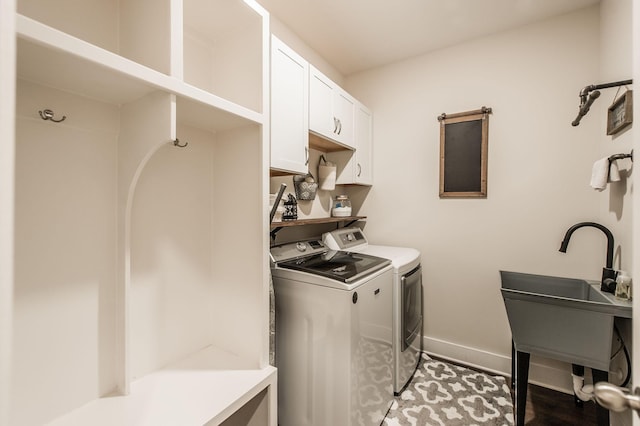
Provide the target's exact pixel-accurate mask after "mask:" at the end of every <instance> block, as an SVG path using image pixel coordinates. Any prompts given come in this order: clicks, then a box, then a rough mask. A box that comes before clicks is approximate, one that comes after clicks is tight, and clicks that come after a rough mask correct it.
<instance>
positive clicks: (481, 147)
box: [438, 107, 491, 198]
mask: <svg viewBox="0 0 640 426" xmlns="http://www.w3.org/2000/svg"><path fill="white" fill-rule="evenodd" d="M490 113H491V108H487V107H482V109H479V110H476V111H468V112H462V113H455V114H444V113H443V114H441V115H440V116H439V117H438V120H439V121H440V198H453V197H472V198H473V197H475V198H486V196H487V146H488V137H489V114H490Z"/></svg>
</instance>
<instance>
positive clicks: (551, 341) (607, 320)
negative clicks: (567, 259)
mask: <svg viewBox="0 0 640 426" xmlns="http://www.w3.org/2000/svg"><path fill="white" fill-rule="evenodd" d="M500 276H501V278H502V288H501V291H502V298H503V299H504V304H505V307H506V310H507V317H508V318H509V325H510V327H511V335H512V338H513V342H514V345H515V348H516V350H517V351H521V352H527V353H533V354H538V355H541V356H545V357H549V358H554V359H559V360H561V361H565V362H569V363H573V364H578V365H583V366H585V367H590V368H596V369H599V370H604V371H608V370H609V363H610V358H611V343H612V335H613V319H614V317H622V318H631V302H629V301H625V300H620V299H618V298H616V297H615V296H614V295H613V294H609V293H605V292H602V291H600V283H599V282H597V281H587V280H582V279H575V278H563V277H553V276H546V275H534V274H526V273H520V272H509V271H500Z"/></svg>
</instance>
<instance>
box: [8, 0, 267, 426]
mask: <svg viewBox="0 0 640 426" xmlns="http://www.w3.org/2000/svg"><path fill="white" fill-rule="evenodd" d="M0 2H1V3H2V12H3V14H4V13H5V11H7V10H8V11H9V13H11V10H13V9H14V8H15V9H17V10H15V37H16V39H17V47H16V54H15V57H16V66H15V70H16V78H15V91H16V103H15V105H16V107H15V111H14V113H15V114H12V115H11V119H12V120H14V121H15V137H14V134H13V132H12V131H11V130H6V129H5V128H3V129H2V130H1V132H2V134H1V136H3V141H7V140H8V141H10V145H11V147H15V153H16V154H15V163H14V164H13V165H14V166H15V174H14V177H15V202H12V205H13V209H11V206H10V207H9V210H7V212H10V210H13V212H14V213H15V228H14V229H15V234H14V239H15V244H14V247H13V248H14V251H15V260H12V259H11V258H10V256H11V253H7V252H6V251H5V250H2V251H0V256H2V258H0V264H1V265H5V264H9V265H11V266H12V267H13V268H12V269H13V276H10V274H11V271H10V272H9V275H8V276H7V279H11V280H12V281H13V286H12V288H10V289H8V290H5V286H4V284H5V283H4V282H3V283H2V284H3V286H2V291H3V293H2V294H0V296H5V293H6V292H7V291H9V292H13V303H10V304H8V305H0V318H4V317H9V318H11V319H12V323H13V326H12V328H11V330H10V331H11V333H12V337H11V336H8V337H5V335H4V333H3V335H2V340H0V345H3V347H7V346H8V347H9V348H10V349H9V350H8V351H4V352H0V367H3V366H5V365H9V361H11V371H10V376H11V377H10V383H9V385H8V389H7V390H6V391H5V392H0V407H2V408H4V407H5V406H7V405H8V406H9V407H10V412H9V413H8V415H6V418H4V417H2V416H0V424H2V423H3V422H6V424H11V425H13V424H47V423H53V424H57V425H67V424H122V425H130V424H131V425H138V424H145V425H146V424H154V425H155V424H161V423H163V422H166V421H169V422H170V423H171V422H172V423H174V424H221V423H223V422H228V421H233V419H234V418H243V419H244V418H248V417H253V418H256V417H257V420H254V421H255V424H268V425H276V424H277V419H276V399H277V398H276V374H275V369H274V368H273V367H271V366H269V364H268V359H269V345H268V339H269V265H268V257H267V255H268V251H267V250H268V247H269V241H268V238H269V237H268V235H269V232H268V231H269V224H268V219H267V218H268V208H267V206H268V202H267V199H266V194H268V175H269V146H268V141H269V102H268V99H269V83H268V82H269V66H268V64H269V24H268V14H267V12H266V11H265V10H264V9H263V8H262V7H260V6H259V5H258V4H257V3H255V2H254V1H253V0H165V1H163V2H158V1H156V0H110V1H102V2H80V3H78V2H75V1H71V0H63V1H59V2H49V1H46V0H18V1H17V2H15V3H14V2H13V0H11V1H9V0H0ZM2 22H3V23H4V22H5V21H4V20H3V21H2ZM3 53H4V51H3ZM12 68H13V67H12V64H10V63H9V65H5V64H3V68H2V69H1V70H2V71H3V73H2V75H3V76H4V75H5V73H7V75H11V71H12ZM10 87H11V86H10ZM3 105H4V104H3ZM45 109H50V110H52V111H53V113H54V120H60V119H62V117H63V116H64V117H66V118H65V119H64V121H60V122H55V121H53V120H44V119H42V118H41V117H40V114H39V111H44V110H45ZM14 117H15V118H14ZM3 120H5V116H4V115H3ZM3 123H4V121H3ZM3 127H4V126H3ZM13 142H15V144H14V143H13ZM176 144H178V145H179V146H182V147H179V146H176ZM185 145H186V146H185ZM7 152H11V149H10V150H7ZM2 153H3V154H4V153H5V151H4V150H3V151H2ZM2 195H3V201H5V197H4V194H2ZM5 223H6V222H5ZM3 230H4V229H3ZM2 243H3V245H5V246H10V245H11V244H12V241H11V240H3V241H2ZM5 243H8V244H5ZM2 278H3V280H4V279H5V276H2ZM0 371H1V370H0ZM3 390H4V388H3V389H0V391H3ZM6 393H8V394H9V395H8V396H6V397H4V396H3V395H4V394H6ZM101 422H102V423H101ZM251 424H254V423H251Z"/></svg>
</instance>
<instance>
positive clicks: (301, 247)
mask: <svg viewBox="0 0 640 426" xmlns="http://www.w3.org/2000/svg"><path fill="white" fill-rule="evenodd" d="M296 248H297V249H298V251H307V245H306V244H305V243H303V242H300V241H298V243H297V244H296Z"/></svg>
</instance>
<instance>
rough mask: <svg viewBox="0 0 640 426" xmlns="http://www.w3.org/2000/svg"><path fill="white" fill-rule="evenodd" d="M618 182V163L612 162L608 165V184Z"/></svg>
mask: <svg viewBox="0 0 640 426" xmlns="http://www.w3.org/2000/svg"><path fill="white" fill-rule="evenodd" d="M619 180H620V170H618V162H617V161H615V160H613V161H611V164H610V165H609V182H618V181H619Z"/></svg>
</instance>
